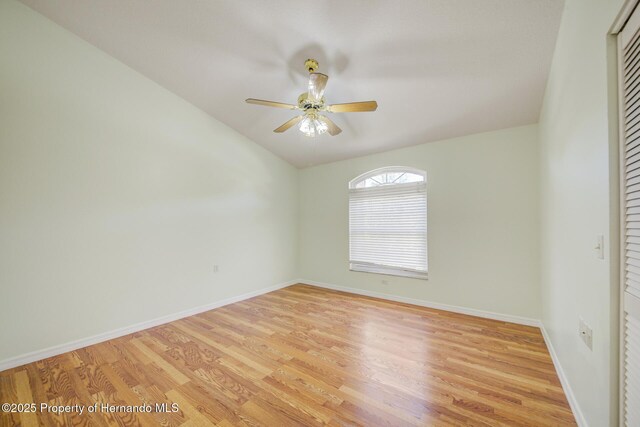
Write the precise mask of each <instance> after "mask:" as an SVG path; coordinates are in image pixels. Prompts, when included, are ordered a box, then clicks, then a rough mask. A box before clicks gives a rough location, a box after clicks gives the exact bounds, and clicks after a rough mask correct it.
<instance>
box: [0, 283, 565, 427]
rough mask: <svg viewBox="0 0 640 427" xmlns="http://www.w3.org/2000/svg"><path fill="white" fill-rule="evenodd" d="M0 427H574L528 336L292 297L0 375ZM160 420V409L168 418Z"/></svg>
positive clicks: (384, 307) (497, 325)
mask: <svg viewBox="0 0 640 427" xmlns="http://www.w3.org/2000/svg"><path fill="white" fill-rule="evenodd" d="M2 402H14V403H26V402H36V403H37V404H40V403H42V402H45V403H49V404H51V405H53V404H65V405H74V404H79V405H86V406H89V405H93V404H95V403H96V402H98V403H110V404H113V405H141V404H143V403H149V404H150V405H155V404H156V403H168V404H169V405H171V403H177V405H178V407H179V411H177V412H164V413H163V412H153V413H137V414H136V413H127V412H120V413H118V412H116V413H108V412H98V413H95V414H89V415H87V414H86V410H85V414H84V415H82V416H78V414H77V413H72V414H66V415H56V414H53V413H40V412H38V413H35V414H33V413H27V414H7V413H2V414H0V417H1V418H0V422H1V424H2V425H11V426H13V425H20V424H21V423H22V425H25V426H30V425H38V424H40V425H98V426H99V425H126V426H129V425H138V424H139V425H143V426H153V425H169V426H171V425H190V426H200V425H218V426H231V425H239V426H245V425H249V426H258V425H264V426H294V425H303V426H317V425H331V426H338V425H366V426H404V425H421V426H444V425H473V426H495V425H509V426H516V425H526V426H558V425H575V423H574V419H573V416H572V414H571V411H570V409H569V406H568V404H567V401H566V399H565V396H564V394H563V392H562V388H561V386H560V383H559V381H558V378H557V376H556V372H555V370H554V367H553V364H552V362H551V359H550V357H549V353H548V351H547V348H546V347H545V344H544V341H543V339H542V336H541V335H540V331H539V330H538V329H537V328H533V327H527V326H520V325H515V324H510V323H504V322H498V321H493V320H487V319H481V318H477V317H471V316H465V315H460V314H454V313H449V312H445V311H439V310H432V309H427V308H422V307H416V306H411V305H407V304H400V303H395V302H389V301H383V300H379V299H374V298H367V297H362V296H357V295H352V294H346V293H341V292H334V291H328V290H325V289H320V288H315V287H311V286H306V285H296V286H291V287H289V288H285V289H282V290H279V291H276V292H272V293H269V294H265V295H262V296H259V297H256V298H253V299H250V300H246V301H243V302H239V303H236V304H232V305H229V306H226V307H222V308H219V309H216V310H212V311H209V312H206V313H203V314H200V315H197V316H193V317H189V318H186V319H182V320H179V321H175V322H172V323H168V324H166V325H162V326H159V327H156V328H153V329H149V330H145V331H143V332H139V333H136V334H133V335H128V336H125V337H122V338H118V339H114V340H111V341H107V342H104V343H101V344H97V345H93V346H90V347H87V348H83V349H81V350H77V351H73V352H70V353H66V354H64V355H61V356H57V357H52V358H49V359H46V360H42V361H39V362H35V363H31V364H28V365H25V366H21V367H19V368H15V369H12V370H8V371H4V372H0V403H2ZM169 408H170V406H169Z"/></svg>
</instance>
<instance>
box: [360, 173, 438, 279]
mask: <svg viewBox="0 0 640 427" xmlns="http://www.w3.org/2000/svg"><path fill="white" fill-rule="evenodd" d="M399 172H404V173H411V174H415V175H419V176H421V177H422V181H415V182H409V183H397V184H382V185H377V186H372V187H363V188H356V186H357V185H358V184H360V183H361V182H363V181H366V180H367V179H369V178H373V177H375V176H377V175H381V174H384V173H399ZM395 186H399V187H403V188H406V187H407V186H416V187H420V186H422V187H423V191H424V199H425V224H424V225H425V230H427V222H428V212H427V206H426V204H427V172H426V171H424V170H421V169H417V168H413V167H409V166H386V167H382V168H377V169H373V170H370V171H368V172H365V173H363V174H361V175H358V176H357V177H355V178H353V179H352V180H351V181H349V190H348V191H349V197H348V199H349V203H348V206H349V207H348V222H349V240H348V243H349V270H350V271H356V272H361V273H374V274H382V275H388V276H399V277H409V278H414V279H422V280H427V279H428V270H429V262H428V248H427V244H428V232H425V237H424V239H425V240H424V245H425V260H424V262H425V269H424V270H416V269H411V268H406V267H394V266H387V265H382V264H376V263H371V262H364V261H361V262H355V263H354V262H352V260H351V240H352V232H351V195H352V194H353V193H354V192H357V193H363V192H367V191H373V192H375V191H376V190H379V189H381V188H384V187H395Z"/></svg>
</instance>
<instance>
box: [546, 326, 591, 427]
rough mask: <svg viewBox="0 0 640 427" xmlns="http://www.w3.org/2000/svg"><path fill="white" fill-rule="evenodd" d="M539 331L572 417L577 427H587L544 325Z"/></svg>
mask: <svg viewBox="0 0 640 427" xmlns="http://www.w3.org/2000/svg"><path fill="white" fill-rule="evenodd" d="M540 331H541V332H542V337H543V338H544V342H545V344H547V349H548V350H549V354H550V355H551V360H552V361H553V365H554V366H555V367H556V373H557V374H558V378H559V379H560V384H562V389H563V390H564V395H565V396H566V397H567V401H568V402H569V406H571V411H572V412H573V417H574V418H575V419H576V423H577V424H578V427H589V424H587V420H586V419H585V418H584V414H583V413H582V410H581V409H580V405H579V404H578V399H576V395H575V394H574V393H573V389H572V388H571V384H570V383H569V379H568V378H567V375H566V374H565V373H564V369H562V365H561V364H560V359H558V355H557V354H556V350H555V349H554V347H553V344H552V343H551V338H550V337H549V334H547V330H546V329H545V328H544V323H542V322H541V323H540Z"/></svg>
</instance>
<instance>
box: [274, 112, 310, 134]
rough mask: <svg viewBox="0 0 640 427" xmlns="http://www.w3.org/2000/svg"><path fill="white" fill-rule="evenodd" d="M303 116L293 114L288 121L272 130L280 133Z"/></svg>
mask: <svg viewBox="0 0 640 427" xmlns="http://www.w3.org/2000/svg"><path fill="white" fill-rule="evenodd" d="M302 118H303V116H295V117H294V118H293V119H291V120H289V121H288V122H286V123H285V124H283V125H282V126H280V127H279V128H277V129H274V130H273V131H274V132H277V133H282V132H284V131H285V130H288V129H289V128H291V127H293V126H295V125H296V124H298V123H299V122H300V120H302Z"/></svg>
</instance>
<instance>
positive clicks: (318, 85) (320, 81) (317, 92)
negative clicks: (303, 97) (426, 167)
mask: <svg viewBox="0 0 640 427" xmlns="http://www.w3.org/2000/svg"><path fill="white" fill-rule="evenodd" d="M327 80H329V76H327V75H326V74H322V73H311V74H309V99H310V100H311V101H315V102H317V101H320V100H321V99H322V95H324V88H325V87H326V86H327Z"/></svg>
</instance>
